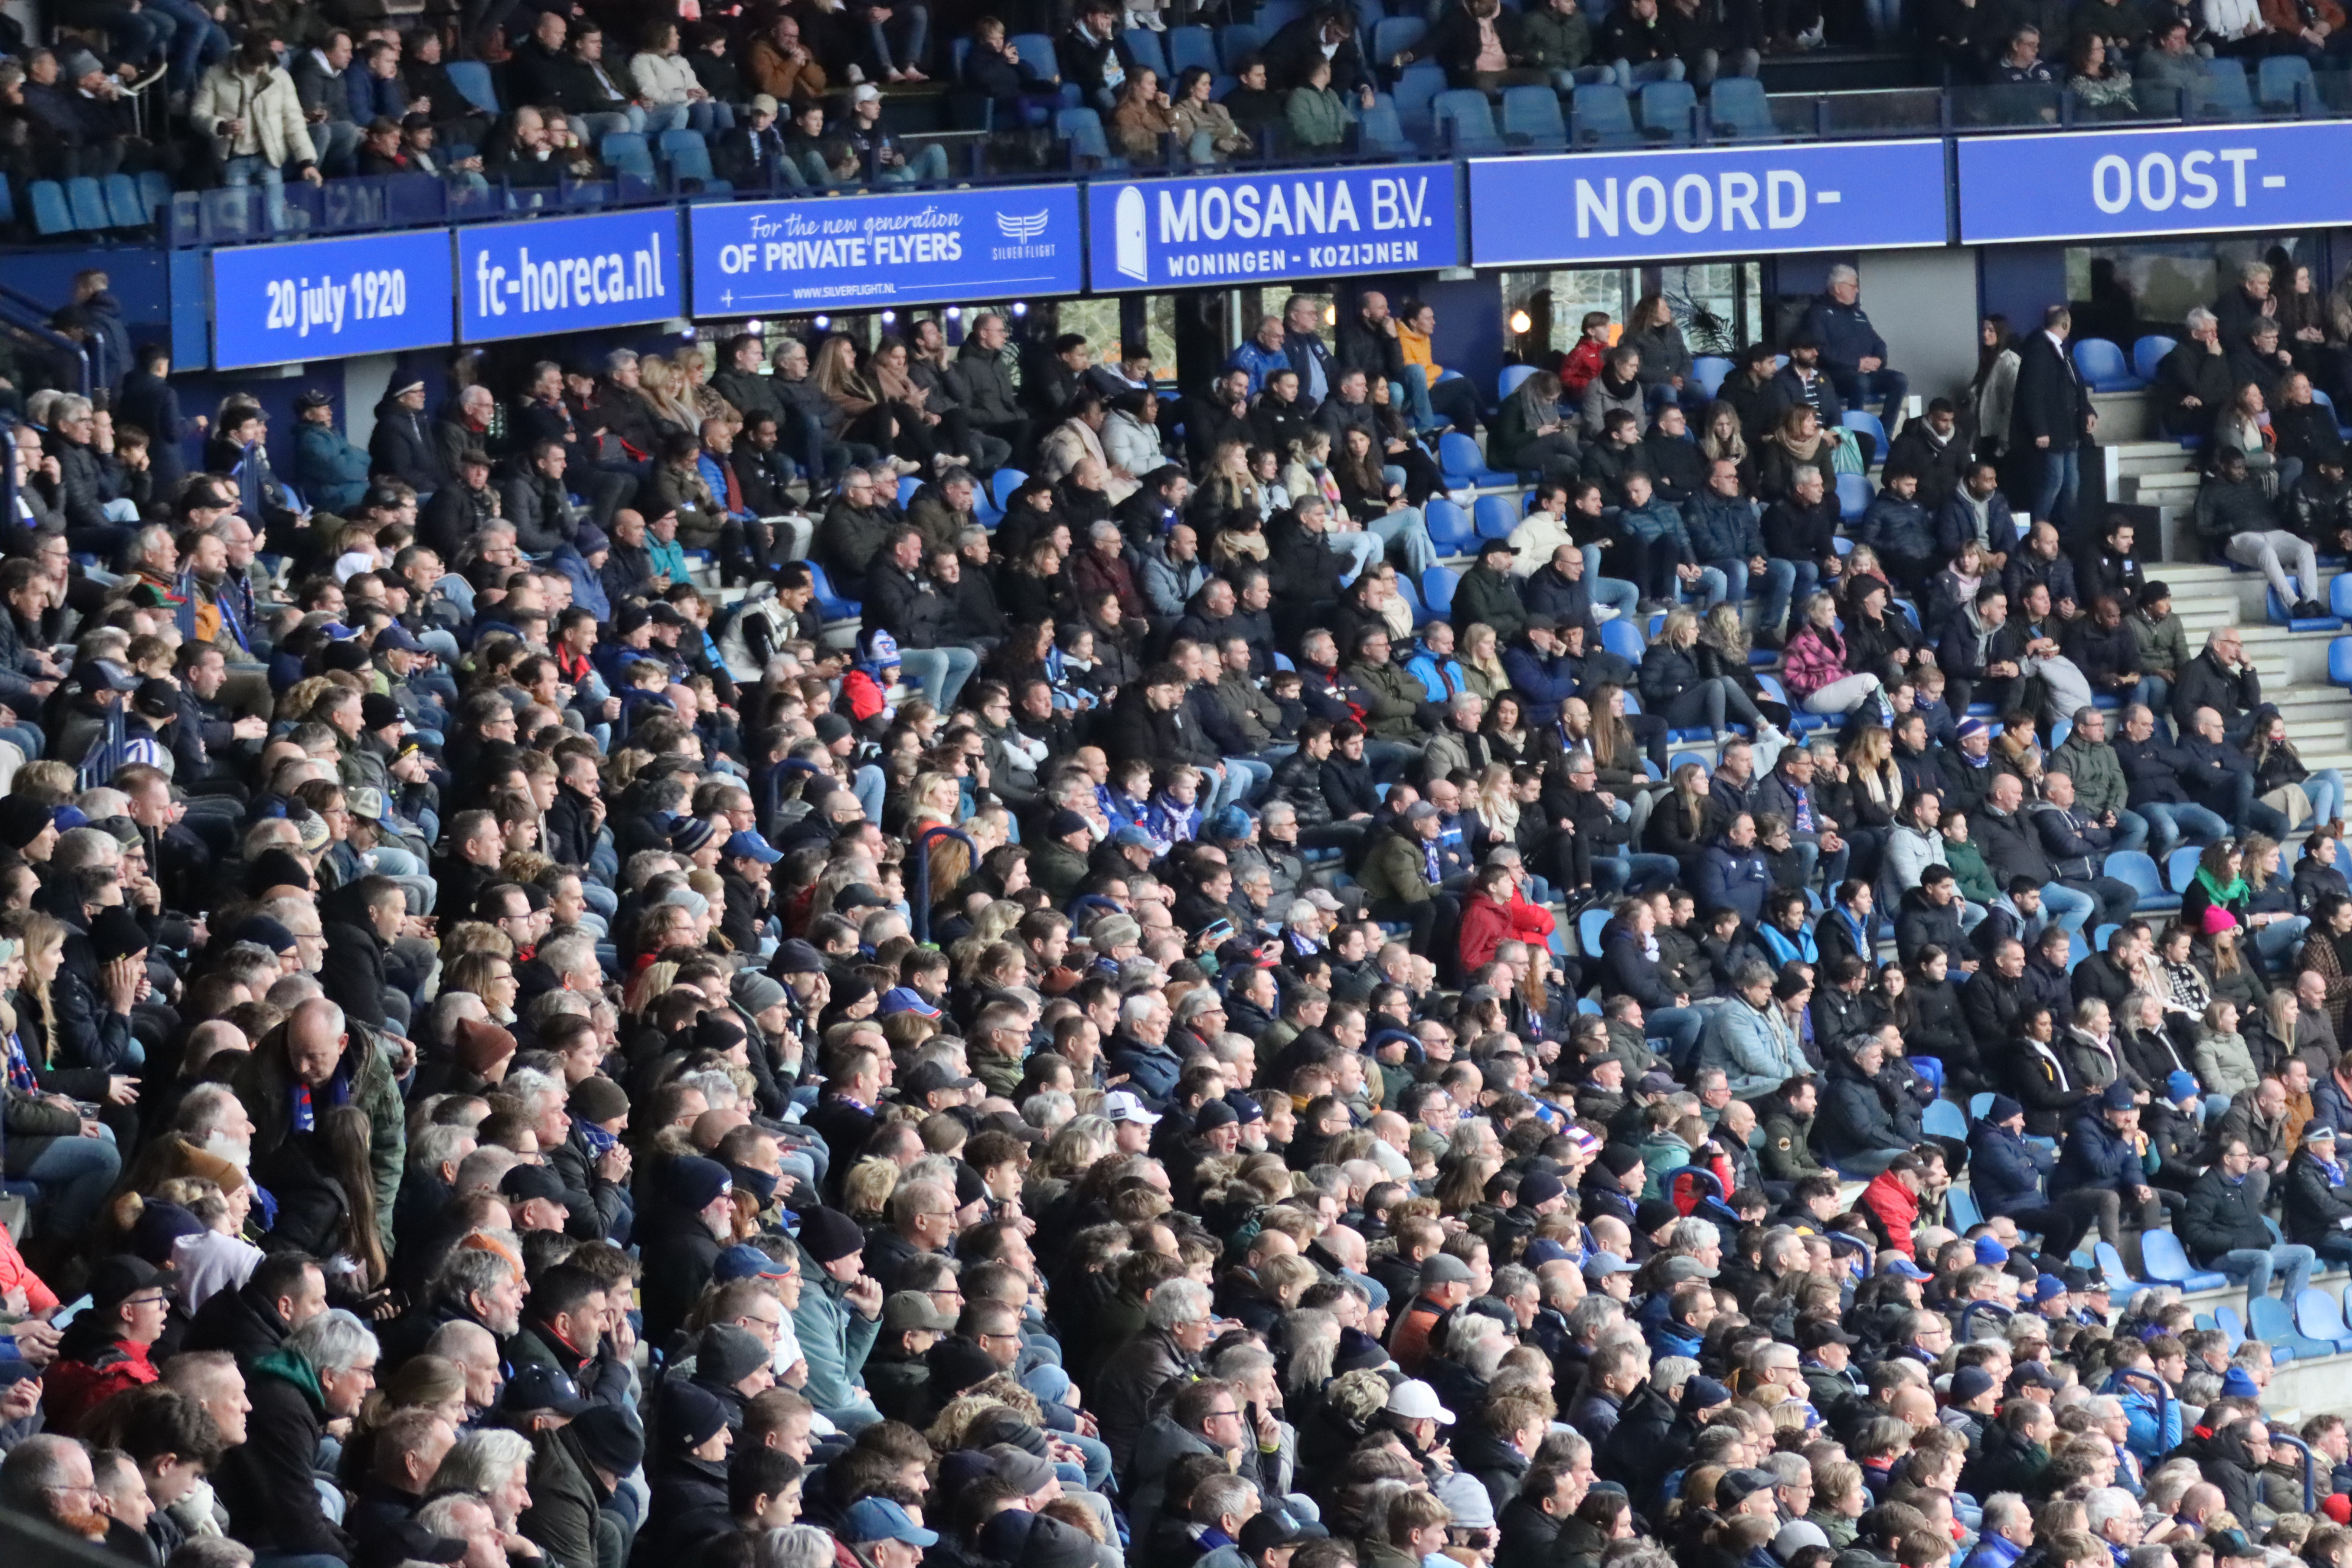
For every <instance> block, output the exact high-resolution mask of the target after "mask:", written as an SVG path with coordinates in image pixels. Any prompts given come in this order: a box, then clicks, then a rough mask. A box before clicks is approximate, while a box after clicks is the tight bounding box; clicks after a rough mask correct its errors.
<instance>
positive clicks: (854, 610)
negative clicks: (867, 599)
mask: <svg viewBox="0 0 2352 1568" xmlns="http://www.w3.org/2000/svg"><path fill="white" fill-rule="evenodd" d="M807 564H808V569H809V586H810V588H811V589H812V590H813V591H814V596H815V601H816V613H817V614H818V615H819V616H823V617H824V619H826V620H828V621H849V620H856V618H857V617H858V616H861V615H863V614H864V613H865V606H863V605H860V604H858V602H857V601H856V600H855V599H845V598H843V597H842V596H841V595H839V594H836V593H835V592H834V591H833V584H832V583H831V582H830V581H828V580H827V579H826V577H825V574H824V567H822V566H820V565H818V564H817V563H815V562H814V561H811V562H809V563H807Z"/></svg>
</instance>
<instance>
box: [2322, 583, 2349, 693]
mask: <svg viewBox="0 0 2352 1568" xmlns="http://www.w3.org/2000/svg"><path fill="white" fill-rule="evenodd" d="M2347 579H2352V573H2347V574H2344V575H2343V576H2339V577H2337V578H2336V582H2338V583H2342V582H2345V581H2347ZM2328 593H2329V594H2330V595H2336V596H2338V597H2341V596H2342V594H2343V591H2342V590H2339V589H2336V588H2334V587H2332V586H2331V587H2330V588H2329V589H2328ZM2327 679H2329V680H2330V681H2331V682H2333V683H2334V684H2336V685H2337V686H2352V637H2337V638H2336V639H2335V640H2334V641H2332V642H2330V643H2329V644H2328V645H2327Z"/></svg>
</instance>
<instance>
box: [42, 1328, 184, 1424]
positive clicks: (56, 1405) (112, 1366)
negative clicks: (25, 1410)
mask: <svg viewBox="0 0 2352 1568" xmlns="http://www.w3.org/2000/svg"><path fill="white" fill-rule="evenodd" d="M158 1375H159V1374H158V1373H157V1372H156V1371H155V1363H153V1362H152V1361H149V1360H148V1359H147V1347H146V1346H145V1345H142V1344H135V1343H133V1342H131V1341H129V1340H117V1341H115V1342H113V1343H112V1344H110V1345H105V1346H102V1347H100V1349H99V1350H98V1351H97V1352H94V1353H93V1354H92V1355H91V1356H90V1357H89V1359H88V1360H86V1361H64V1360H59V1361H58V1362H56V1363H53V1364H51V1366H50V1367H49V1370H48V1373H47V1379H46V1382H45V1384H44V1386H43V1391H42V1394H41V1407H42V1409H43V1410H44V1411H46V1412H47V1422H46V1423H45V1425H46V1426H47V1428H48V1430H50V1431H52V1432H56V1433H59V1434H61V1435H63V1436H72V1435H73V1433H74V1431H75V1429H76V1428H78V1427H79V1426H80V1425H81V1420H82V1417H83V1416H85V1415H89V1413H90V1412H91V1411H92V1410H94V1409H96V1408H97V1407H98V1406H99V1405H100V1404H102V1403H104V1402H105V1401H106V1400H109V1399H111V1398H112V1397H113V1396H114V1395H116V1394H120V1393H121V1392H122V1391H123V1390H124V1389H126V1388H136V1387H138V1386H139V1385H140V1384H142V1383H152V1382H154V1381H155V1379H156V1377H157V1376H158Z"/></svg>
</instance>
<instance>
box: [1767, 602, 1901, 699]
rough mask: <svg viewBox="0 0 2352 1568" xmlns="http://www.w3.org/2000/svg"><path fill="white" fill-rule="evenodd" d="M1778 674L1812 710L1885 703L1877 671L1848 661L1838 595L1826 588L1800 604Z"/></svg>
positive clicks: (1796, 696) (1796, 697)
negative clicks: (1834, 596)
mask: <svg viewBox="0 0 2352 1568" xmlns="http://www.w3.org/2000/svg"><path fill="white" fill-rule="evenodd" d="M1780 679H1781V680H1782V681H1783V682H1785V683H1786V684H1787V686H1788V688H1789V695H1790V697H1793V698H1795V699H1796V700H1797V703H1798V705H1799V706H1800V707H1801V708H1803V709H1804V710H1805V711H1806V712H1808V713H1826V714H1839V713H1851V712H1853V710H1855V709H1857V708H1860V707H1862V706H1863V705H1864V703H1870V702H1874V703H1877V704H1878V705H1879V706H1880V707H1881V709H1884V708H1885V702H1886V694H1885V688H1884V685H1883V683H1882V682H1881V681H1880V680H1879V679H1878V677H1876V676H1875V675H1873V674H1871V673H1870V672H1869V671H1867V670H1861V669H1856V668H1853V666H1852V665H1851V664H1850V663H1848V661H1847V658H1846V646H1845V637H1844V636H1843V634H1842V633H1841V632H1839V630H1838V629H1837V601H1836V600H1835V599H1833V598H1832V597H1831V596H1830V595H1827V594H1814V595H1811V597H1809V598H1807V599H1806V600H1805V602H1804V603H1803V604H1802V605H1800V606H1799V607H1798V610H1797V629H1796V630H1795V631H1794V632H1791V633H1790V636H1789V646H1788V648H1787V649H1786V650H1785V652H1784V654H1783V656H1782V664H1781V668H1780Z"/></svg>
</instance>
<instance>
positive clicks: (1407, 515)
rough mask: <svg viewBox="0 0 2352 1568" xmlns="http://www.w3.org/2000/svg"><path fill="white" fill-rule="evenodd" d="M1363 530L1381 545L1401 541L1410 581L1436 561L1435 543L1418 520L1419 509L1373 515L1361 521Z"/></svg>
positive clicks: (1418, 578)
mask: <svg viewBox="0 0 2352 1568" xmlns="http://www.w3.org/2000/svg"><path fill="white" fill-rule="evenodd" d="M1364 531H1365V532H1367V533H1369V534H1370V535H1372V536H1373V537H1374V538H1376V539H1378V540H1380V541H1381V544H1382V545H1383V546H1386V545H1390V544H1395V543H1398V542H1402V543H1403V545H1404V565H1405V570H1406V571H1408V572H1410V573H1412V578H1413V581H1414V582H1416V583H1418V582H1420V581H1421V574H1423V572H1426V571H1428V570H1429V569H1430V568H1431V567H1433V566H1434V565H1436V564H1437V546H1436V545H1435V544H1433V543H1432V542H1430V537H1429V526H1428V524H1426V523H1424V522H1423V521H1422V517H1421V509H1420V508H1418V507H1410V506H1409V507H1406V508H1405V509H1404V510H1402V511H1392V512H1390V513H1388V514H1387V515H1386V516H1384V517H1376V518H1374V519H1372V520H1371V521H1370V522H1368V523H1366V524H1364Z"/></svg>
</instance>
